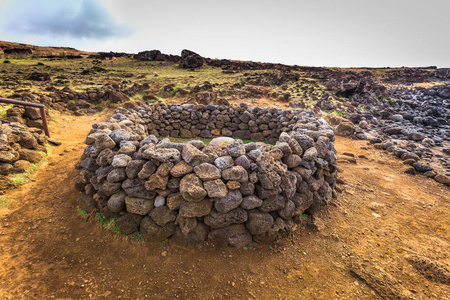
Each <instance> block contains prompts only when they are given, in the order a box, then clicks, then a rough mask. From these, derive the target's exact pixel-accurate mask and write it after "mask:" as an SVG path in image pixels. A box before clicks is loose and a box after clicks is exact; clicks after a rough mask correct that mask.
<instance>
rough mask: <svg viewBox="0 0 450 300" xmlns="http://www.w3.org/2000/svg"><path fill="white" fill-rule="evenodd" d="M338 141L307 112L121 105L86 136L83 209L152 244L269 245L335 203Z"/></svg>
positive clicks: (80, 184) (80, 187)
mask: <svg viewBox="0 0 450 300" xmlns="http://www.w3.org/2000/svg"><path fill="white" fill-rule="evenodd" d="M164 137H171V138H183V139H189V140H190V141H188V142H186V143H178V142H173V141H171V140H169V139H168V138H164ZM196 137H202V138H208V139H210V138H212V140H211V141H210V142H209V143H208V142H206V143H205V142H204V141H201V140H198V139H197V140H196V139H193V138H196ZM334 139H335V137H334V131H333V128H332V127H331V126H329V125H328V124H327V123H326V121H325V120H324V119H322V118H317V117H316V116H315V115H314V113H313V112H310V111H305V110H299V109H295V110H292V109H288V110H282V109H277V108H257V107H256V108H248V107H247V106H246V105H244V104H241V106H240V107H228V106H215V105H193V104H185V105H151V106H149V105H143V106H139V107H137V108H133V109H129V110H126V109H123V108H119V109H117V110H116V111H115V113H114V114H113V116H112V117H110V118H109V119H108V120H107V121H106V122H103V123H98V124H93V125H92V130H91V131H90V132H89V134H88V136H87V137H86V140H85V144H87V147H86V148H85V150H84V153H83V155H82V157H81V161H80V162H79V163H78V164H77V166H76V168H77V169H78V170H79V175H78V177H77V180H76V184H75V185H76V188H77V189H78V190H80V191H81V192H82V194H80V196H79V197H78V201H79V205H80V206H81V207H82V208H84V209H87V210H94V209H98V210H99V211H100V212H101V213H102V214H103V216H104V217H105V218H106V219H110V218H116V224H117V225H118V227H119V228H120V230H121V232H122V233H123V234H132V233H136V232H141V233H142V235H143V237H144V240H146V241H151V242H160V241H163V240H165V239H169V241H170V243H173V244H177V245H180V246H185V247H196V246H199V245H201V244H202V243H203V242H205V241H208V242H211V243H215V244H219V245H232V246H235V247H242V246H245V245H247V244H249V243H251V242H253V241H255V242H257V243H263V244H265V243H270V242H272V241H273V240H275V239H276V238H277V236H279V235H282V234H285V233H287V232H289V231H290V230H291V229H292V227H293V224H294V220H295V219H296V218H298V217H299V216H300V215H301V214H302V213H304V212H305V211H306V210H308V213H313V212H314V211H316V210H317V208H318V207H320V206H321V205H324V204H327V203H328V202H329V201H330V199H331V197H332V191H333V188H334V186H335V182H336V150H335V149H334V143H333V141H334ZM243 140H251V141H250V142H248V141H245V143H244V142H243Z"/></svg>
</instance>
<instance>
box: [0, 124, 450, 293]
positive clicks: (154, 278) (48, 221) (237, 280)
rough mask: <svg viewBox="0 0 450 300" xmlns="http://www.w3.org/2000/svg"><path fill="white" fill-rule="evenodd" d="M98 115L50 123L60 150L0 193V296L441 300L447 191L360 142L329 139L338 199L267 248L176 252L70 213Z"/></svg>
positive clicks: (448, 284) (447, 241)
mask: <svg viewBox="0 0 450 300" xmlns="http://www.w3.org/2000/svg"><path fill="white" fill-rule="evenodd" d="M102 118H106V117H103V116H94V117H93V116H89V117H76V118H75V117H67V116H60V117H59V123H57V124H56V125H54V127H56V128H53V130H52V134H53V137H55V138H56V139H58V140H60V141H62V142H63V145H62V146H60V147H55V148H53V155H52V157H51V158H49V161H48V164H45V165H44V166H43V167H42V168H41V170H39V171H38V172H37V173H35V174H34V175H33V178H32V180H31V182H29V183H27V184H25V185H23V186H21V187H20V188H17V189H15V190H12V191H10V192H8V193H7V194H6V197H8V198H10V199H12V200H13V201H12V203H11V204H10V205H9V206H8V207H6V208H1V209H0V282H1V284H0V299H90V298H92V299H106V298H108V299H115V298H122V299H145V298H149V299H173V298H179V299H301V298H305V299H378V298H387V299H429V298H431V299H449V298H450V275H449V274H450V268H449V265H450V251H449V249H450V189H449V188H448V187H445V186H443V185H441V184H438V183H436V182H435V181H434V180H431V179H427V178H425V177H420V176H417V177H414V176H411V175H407V174H404V173H403V172H402V169H404V168H405V167H404V166H403V165H402V164H401V163H400V162H399V161H398V160H397V159H394V158H393V157H392V156H391V155H390V154H388V153H385V152H380V151H378V150H375V149H372V148H370V147H369V146H367V145H366V144H367V142H364V141H353V140H349V139H345V138H340V137H339V138H338V139H337V141H336V148H337V149H338V152H339V155H342V159H341V160H340V163H339V171H340V172H339V185H338V187H339V189H340V190H342V193H341V194H340V195H339V197H338V198H337V199H334V200H333V202H332V203H331V205H329V206H327V207H324V208H323V209H322V210H321V211H320V212H319V213H318V214H317V216H316V217H315V218H314V220H307V221H305V222H304V224H299V225H298V226H297V227H296V230H295V231H294V232H293V233H292V234H291V236H289V237H287V238H286V239H283V240H281V241H279V242H278V243H277V244H276V245H272V246H271V247H268V246H264V247H262V246H260V247H257V248H254V249H240V250H234V249H203V250H184V249H176V248H171V247H169V246H168V245H167V244H165V243H163V244H158V245H151V244H147V243H140V242H136V241H133V240H126V239H124V238H122V237H120V236H118V235H115V234H113V233H111V232H109V231H106V230H104V229H103V228H101V227H100V225H99V224H98V222H97V221H96V220H94V218H93V217H91V218H90V219H87V218H86V217H83V216H80V215H79V214H78V213H77V209H76V198H77V195H78V192H77V191H76V190H75V189H74V187H73V181H74V177H75V174H76V172H75V169H74V165H75V164H76V162H77V160H78V159H79V157H80V155H81V153H82V151H83V148H84V147H83V146H84V144H82V142H83V140H84V138H85V136H86V134H87V132H88V131H89V129H90V124H92V123H95V122H99V121H101V119H102ZM344 152H349V153H351V154H353V155H354V156H355V157H351V156H348V155H350V154H348V155H343V154H344Z"/></svg>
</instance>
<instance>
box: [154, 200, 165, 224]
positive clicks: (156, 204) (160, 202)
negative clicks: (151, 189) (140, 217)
mask: <svg viewBox="0 0 450 300" xmlns="http://www.w3.org/2000/svg"><path fill="white" fill-rule="evenodd" d="M164 204H166V199H165V198H164V197H162V196H160V195H158V196H156V198H155V203H154V205H155V207H161V206H163V205H164ZM158 225H159V224H158Z"/></svg>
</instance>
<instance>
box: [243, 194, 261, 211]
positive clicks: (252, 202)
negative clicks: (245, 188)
mask: <svg viewBox="0 0 450 300" xmlns="http://www.w3.org/2000/svg"><path fill="white" fill-rule="evenodd" d="M262 204H263V201H262V200H261V199H259V198H258V197H257V196H255V195H250V196H247V197H245V198H244V199H243V200H242V203H241V207H242V208H244V209H247V210H251V209H254V208H258V207H260V206H261V205H262Z"/></svg>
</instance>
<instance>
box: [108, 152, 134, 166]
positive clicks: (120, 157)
mask: <svg viewBox="0 0 450 300" xmlns="http://www.w3.org/2000/svg"><path fill="white" fill-rule="evenodd" d="M130 161H131V157H130V156H128V155H126V154H117V155H114V158H113V161H112V164H111V165H112V166H113V167H114V168H125V167H126V166H127V165H128V163H129V162H130Z"/></svg>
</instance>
